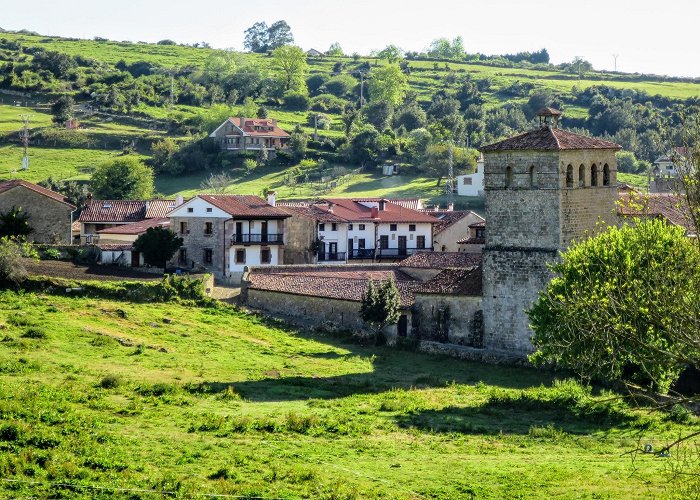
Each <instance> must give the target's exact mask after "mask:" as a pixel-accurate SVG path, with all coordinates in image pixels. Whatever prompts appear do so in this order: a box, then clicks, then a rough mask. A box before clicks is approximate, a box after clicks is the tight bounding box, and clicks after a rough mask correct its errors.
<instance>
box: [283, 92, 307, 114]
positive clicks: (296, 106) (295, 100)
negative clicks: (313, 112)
mask: <svg viewBox="0 0 700 500" xmlns="http://www.w3.org/2000/svg"><path fill="white" fill-rule="evenodd" d="M310 106H311V99H309V96H308V95H306V94H302V93H298V92H287V93H286V94H284V107H285V108H287V109H288V110H290V111H308V109H309V107H310Z"/></svg>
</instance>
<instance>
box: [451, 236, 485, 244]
mask: <svg viewBox="0 0 700 500" xmlns="http://www.w3.org/2000/svg"><path fill="white" fill-rule="evenodd" d="M457 244H458V245H485V244H486V238H476V237H474V238H472V237H471V236H470V237H468V238H462V239H461V240H458V241H457Z"/></svg>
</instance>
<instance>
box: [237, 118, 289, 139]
mask: <svg viewBox="0 0 700 500" xmlns="http://www.w3.org/2000/svg"><path fill="white" fill-rule="evenodd" d="M241 120H243V123H242V124H241ZM229 121H230V122H231V123H233V124H234V125H235V126H236V127H238V128H240V129H242V130H243V132H245V134H246V135H250V136H252V137H289V134H288V133H287V132H285V131H284V130H282V129H281V128H280V127H279V126H278V125H277V121H276V120H272V119H270V118H242V119H241V118H236V117H233V116H232V117H230V118H229ZM261 129H262V130H261Z"/></svg>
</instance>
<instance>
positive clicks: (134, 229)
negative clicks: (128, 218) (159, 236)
mask: <svg viewBox="0 0 700 500" xmlns="http://www.w3.org/2000/svg"><path fill="white" fill-rule="evenodd" d="M169 225H170V220H169V219H168V218H167V217H155V218H153V219H145V220H142V221H138V222H134V223H133V224H124V225H122V226H115V227H110V228H107V229H101V230H99V231H97V233H98V234H141V233H145V232H146V230H147V229H149V228H151V227H158V226H164V227H167V226H169Z"/></svg>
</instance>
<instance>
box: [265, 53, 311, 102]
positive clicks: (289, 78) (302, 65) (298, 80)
mask: <svg viewBox="0 0 700 500" xmlns="http://www.w3.org/2000/svg"><path fill="white" fill-rule="evenodd" d="M272 58H273V59H272V67H273V68H274V69H275V70H276V71H277V72H278V73H279V74H280V75H281V77H282V81H283V83H284V91H285V92H287V91H290V90H292V91H300V90H304V91H305V90H306V81H305V77H306V72H307V71H308V64H307V63H306V54H305V53H304V51H303V50H302V49H301V48H300V47H296V46H294V45H283V46H282V47H277V48H276V49H275V50H273V51H272Z"/></svg>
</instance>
